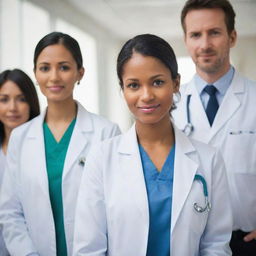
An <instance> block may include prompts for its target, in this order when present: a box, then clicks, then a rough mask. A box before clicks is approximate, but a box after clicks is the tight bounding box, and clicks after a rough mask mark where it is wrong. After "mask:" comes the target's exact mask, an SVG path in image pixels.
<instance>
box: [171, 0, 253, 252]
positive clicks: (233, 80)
mask: <svg viewBox="0 0 256 256" xmlns="http://www.w3.org/2000/svg"><path fill="white" fill-rule="evenodd" d="M234 20H235V12H234V10H233V8H232V6H231V5H230V3H229V2H228V1H227V0H188V1H187V2H186V3H185V6H184V7H183V10H182V14H181V22H182V26H183V30H184V40H185V44H186V47H187V49H188V52H189V54H190V55H191V58H192V59H193V61H194V63H195V65H196V74H195V76H194V77H193V79H192V81H191V82H189V83H188V84H185V85H183V86H182V88H181V100H180V102H179V104H178V107H177V110H175V111H173V118H174V120H175V123H176V125H177V126H178V127H179V128H180V129H183V130H184V132H185V133H187V134H189V135H190V136H191V137H193V138H196V139H198V140H201V141H203V142H206V143H209V144H211V145H213V146H215V147H217V148H219V149H220V151H221V153H222V154H223V157H224V161H225V165H226V168H227V173H228V181H229V188H230V194H231V203H232V208H233V217H234V225H233V233H232V239H231V242H230V246H231V249H232V251H233V255H234V256H237V255H254V256H255V255H256V241H255V239H256V111H255V101H256V83H255V82H252V81H250V80H248V79H247V78H244V77H242V76H241V75H240V74H238V72H237V71H236V70H235V68H234V67H232V66H231V64H230V48H232V47H233V46H234V45H235V42H236V38H237V34H236V30H235V27H234V23H235V22H234ZM221 211H225V209H220V214H221Z"/></svg>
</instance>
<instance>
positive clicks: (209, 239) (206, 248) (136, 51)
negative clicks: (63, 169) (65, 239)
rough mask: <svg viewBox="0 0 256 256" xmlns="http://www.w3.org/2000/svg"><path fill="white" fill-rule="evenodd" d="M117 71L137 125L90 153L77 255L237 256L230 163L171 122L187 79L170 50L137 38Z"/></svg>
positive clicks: (79, 210) (79, 208)
mask: <svg viewBox="0 0 256 256" xmlns="http://www.w3.org/2000/svg"><path fill="white" fill-rule="evenodd" d="M117 73H118V78H119V82H120V86H121V89H122V91H123V94H124V98H125V100H126V103H127V105H128V107H129V109H130V112H131V113H132V114H133V116H134V118H135V124H134V125H133V126H132V128H131V129H130V130H129V131H128V132H126V133H125V134H122V135H120V136H117V137H115V138H113V139H111V140H107V141H104V142H102V143H100V145H99V146H98V147H97V148H95V149H94V151H93V152H91V154H89V156H88V160H87V165H86V166H85V172H84V174H83V176H82V181H81V186H80V191H79V195H78V201H77V211H76V223H75V235H74V256H82V255H83V256H91V255H94V256H105V255H108V256H116V255H120V256H131V255H132V256H133V255H136V256H170V255H171V256H188V255H189V256H192V255H193V256H198V255H205V256H209V255H219V256H220V255H221V256H224V255H225V256H226V255H231V252H230V249H229V240H230V235H231V230H232V215H231V208H230V203H229V195H228V190H227V179H226V174H225V169H224V164H223V161H222V159H221V157H220V156H219V154H218V153H217V152H216V150H215V149H213V148H211V147H209V146H208V145H205V144H203V143H199V142H196V141H193V140H190V139H189V138H187V137H186V136H185V135H184V134H183V133H182V132H181V131H179V130H178V129H176V128H175V126H174V124H173V123H172V121H171V117H170V112H171V111H172V110H173V109H174V108H175V101H174V99H173V98H175V99H177V98H178V96H179V95H178V93H179V82H180V76H179V74H178V67H177V62H176V57H175V54H174V52H173V50H172V48H171V46H170V45H169V44H168V43H167V42H166V41H164V40H163V39H161V38H159V37H157V36H154V35H149V34H145V35H139V36H136V37H134V38H132V39H131V40H129V41H128V42H126V43H125V45H124V46H123V48H122V49H121V51H120V53H119V56H118V59H117ZM197 177H200V180H198V179H196V178H197ZM201 181H203V182H201ZM203 185H206V188H205V187H204V186H203ZM206 196H208V200H209V202H210V203H211V207H210V204H205V203H207V201H206V202H205V200H206ZM205 206H206V207H205ZM220 212H221V218H220Z"/></svg>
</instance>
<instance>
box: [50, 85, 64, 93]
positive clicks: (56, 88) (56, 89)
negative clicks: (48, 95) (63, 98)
mask: <svg viewBox="0 0 256 256" xmlns="http://www.w3.org/2000/svg"><path fill="white" fill-rule="evenodd" d="M63 88H64V86H61V85H52V86H49V87H48V89H49V90H50V91H52V92H59V91H61V90H62V89H63Z"/></svg>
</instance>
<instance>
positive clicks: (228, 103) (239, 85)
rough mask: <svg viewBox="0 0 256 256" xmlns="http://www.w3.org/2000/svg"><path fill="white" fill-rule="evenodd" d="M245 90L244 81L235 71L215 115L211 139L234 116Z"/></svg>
mask: <svg viewBox="0 0 256 256" xmlns="http://www.w3.org/2000/svg"><path fill="white" fill-rule="evenodd" d="M244 90H245V86H244V81H243V80H242V78H241V77H240V76H239V75H238V74H237V72H235V74H234V78H233V82H232V83H231V85H230V87H229V89H228V91H227V92H226V95H225V97H224V99H223V102H222V103H221V105H220V107H219V110H218V112H217V114H216V116H215V119H214V122H213V125H212V129H211V133H210V134H211V135H210V137H209V141H210V140H211V139H212V138H213V137H214V135H215V134H216V133H217V132H218V131H219V130H220V129H221V128H222V127H223V126H224V125H225V123H226V122H227V121H228V120H230V118H232V116H233V115H234V113H235V112H236V111H237V109H238V108H239V106H240V105H241V102H240V100H239V98H238V95H239V94H243V93H244Z"/></svg>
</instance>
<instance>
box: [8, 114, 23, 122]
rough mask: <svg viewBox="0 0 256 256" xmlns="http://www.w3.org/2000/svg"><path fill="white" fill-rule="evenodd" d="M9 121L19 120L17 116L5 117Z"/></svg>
mask: <svg viewBox="0 0 256 256" xmlns="http://www.w3.org/2000/svg"><path fill="white" fill-rule="evenodd" d="M6 118H7V119H8V120H9V121H16V120H18V119H20V116H19V115H15V116H7V117H6Z"/></svg>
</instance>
